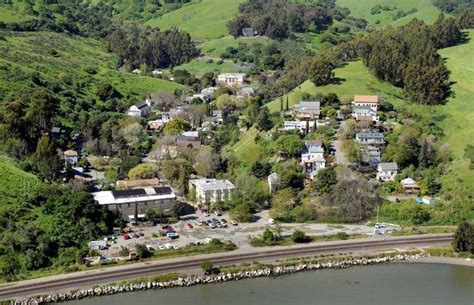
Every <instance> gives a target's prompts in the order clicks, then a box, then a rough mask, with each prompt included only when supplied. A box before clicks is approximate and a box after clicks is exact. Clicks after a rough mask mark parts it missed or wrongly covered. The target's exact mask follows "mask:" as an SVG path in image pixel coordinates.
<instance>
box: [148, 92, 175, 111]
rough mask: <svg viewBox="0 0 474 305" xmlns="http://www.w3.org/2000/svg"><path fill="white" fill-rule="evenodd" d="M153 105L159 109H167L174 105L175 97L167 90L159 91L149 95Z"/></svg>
mask: <svg viewBox="0 0 474 305" xmlns="http://www.w3.org/2000/svg"><path fill="white" fill-rule="evenodd" d="M151 100H152V101H153V106H154V107H155V108H156V109H158V110H160V111H167V110H169V109H170V108H171V107H173V106H175V105H176V97H175V96H174V94H172V93H169V92H159V93H155V94H152V95H151Z"/></svg>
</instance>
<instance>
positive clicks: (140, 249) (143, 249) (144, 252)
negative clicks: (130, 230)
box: [135, 244, 153, 258]
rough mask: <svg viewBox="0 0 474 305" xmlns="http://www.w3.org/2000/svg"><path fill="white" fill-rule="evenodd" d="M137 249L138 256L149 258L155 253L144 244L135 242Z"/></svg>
mask: <svg viewBox="0 0 474 305" xmlns="http://www.w3.org/2000/svg"><path fill="white" fill-rule="evenodd" d="M135 250H136V251H137V256H138V257H139V258H148V257H151V256H152V255H153V253H152V252H151V251H150V250H148V248H147V246H145V245H144V244H135Z"/></svg>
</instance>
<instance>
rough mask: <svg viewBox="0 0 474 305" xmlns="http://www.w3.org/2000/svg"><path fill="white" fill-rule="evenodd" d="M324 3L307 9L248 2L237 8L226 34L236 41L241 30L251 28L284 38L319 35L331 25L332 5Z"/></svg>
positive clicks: (284, 3) (277, 0)
mask: <svg viewBox="0 0 474 305" xmlns="http://www.w3.org/2000/svg"><path fill="white" fill-rule="evenodd" d="M326 2H327V4H326V5H323V4H313V5H306V4H300V3H294V2H290V1H286V0H285V1H281V0H270V1H269V0H257V1H247V2H244V3H242V4H241V5H240V6H239V15H238V16H237V17H235V19H233V20H232V21H230V22H229V23H228V28H229V32H230V33H231V34H232V35H233V36H234V37H239V36H242V35H243V33H242V30H243V29H244V28H248V27H251V28H252V29H253V30H254V31H256V32H257V33H258V34H259V35H265V36H268V37H270V38H287V37H289V35H290V34H291V33H293V32H295V33H302V32H308V31H312V32H315V31H320V30H323V29H326V28H328V27H329V26H330V25H331V24H332V22H333V16H332V14H333V10H334V9H335V4H334V2H333V1H326ZM338 13H339V14H344V13H347V12H345V11H344V12H342V11H338Z"/></svg>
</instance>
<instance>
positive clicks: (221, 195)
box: [189, 179, 235, 204]
mask: <svg viewBox="0 0 474 305" xmlns="http://www.w3.org/2000/svg"><path fill="white" fill-rule="evenodd" d="M234 188H235V187H234V185H233V184H232V183H231V182H230V181H229V180H217V179H193V180H189V190H190V191H194V192H195V196H196V203H198V204H210V203H215V202H220V201H227V200H229V199H231V198H232V192H233V190H234Z"/></svg>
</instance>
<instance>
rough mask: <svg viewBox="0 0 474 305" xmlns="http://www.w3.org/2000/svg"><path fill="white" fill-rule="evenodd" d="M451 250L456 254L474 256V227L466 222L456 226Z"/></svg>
mask: <svg viewBox="0 0 474 305" xmlns="http://www.w3.org/2000/svg"><path fill="white" fill-rule="evenodd" d="M453 248H454V251H456V252H467V253H471V254H474V227H473V226H472V225H471V224H470V223H469V222H467V221H464V222H462V223H460V224H459V225H458V228H457V229H456V233H454V241H453Z"/></svg>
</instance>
